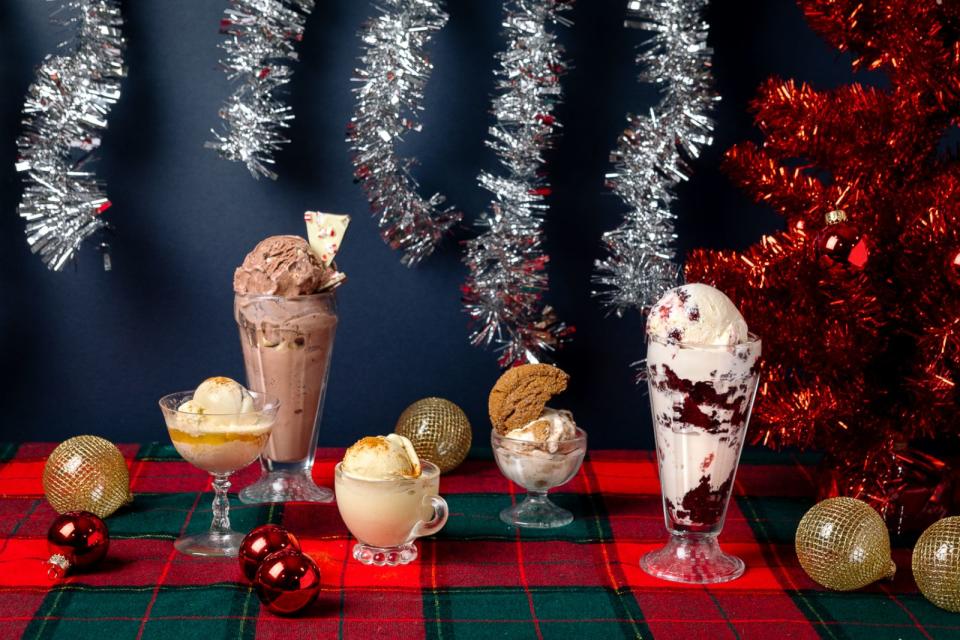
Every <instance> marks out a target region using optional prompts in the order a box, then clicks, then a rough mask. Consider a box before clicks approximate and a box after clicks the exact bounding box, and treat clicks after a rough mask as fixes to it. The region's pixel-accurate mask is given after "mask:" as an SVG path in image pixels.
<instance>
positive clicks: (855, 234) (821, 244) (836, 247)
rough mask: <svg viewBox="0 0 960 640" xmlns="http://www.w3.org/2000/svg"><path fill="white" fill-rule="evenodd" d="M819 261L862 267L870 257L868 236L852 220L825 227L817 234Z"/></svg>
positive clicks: (826, 265)
mask: <svg viewBox="0 0 960 640" xmlns="http://www.w3.org/2000/svg"><path fill="white" fill-rule="evenodd" d="M816 248H817V256H818V261H819V263H820V265H821V266H823V267H826V268H830V267H836V266H842V267H847V266H850V267H854V268H856V269H862V268H864V267H865V266H866V264H867V260H868V259H869V257H870V250H869V247H868V246H867V237H866V235H864V234H863V233H861V231H860V228H859V227H858V226H857V225H855V224H852V223H850V222H838V223H836V224H831V225H828V226H826V227H824V228H823V229H822V230H821V231H820V233H819V234H818V235H817V241H816Z"/></svg>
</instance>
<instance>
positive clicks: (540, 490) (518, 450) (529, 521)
mask: <svg viewBox="0 0 960 640" xmlns="http://www.w3.org/2000/svg"><path fill="white" fill-rule="evenodd" d="M490 443H491V444H492V445H493V457H494V459H495V460H496V461H497V466H498V467H500V472H501V473H503V475H505V476H506V477H507V478H508V479H510V480H512V481H514V482H516V483H517V484H518V485H520V486H521V487H523V488H524V489H526V490H527V497H526V498H524V500H523V502H521V503H520V504H517V505H514V506H512V507H507V508H506V509H504V510H503V511H501V512H500V519H501V520H502V521H503V522H505V523H507V524H509V525H513V526H515V527H529V528H532V529H552V528H554V527H562V526H564V525H568V524H570V523H571V522H573V514H572V513H570V512H569V511H567V510H566V509H563V508H561V507H558V506H557V505H555V504H553V503H552V502H551V501H550V498H548V497H547V492H548V491H550V489H553V488H554V487H559V486H560V485H562V484H566V483H567V482H570V480H571V478H573V476H575V475H577V471H579V470H580V465H581V463H582V462H583V457H584V455H586V453H587V432H586V431H584V430H583V429H581V428H579V427H577V432H576V435H575V436H574V437H573V438H570V439H567V440H557V441H553V442H530V441H528V440H519V439H516V438H508V437H507V436H504V435H500V433H498V432H497V430H496V429H494V430H492V431H491V432H490Z"/></svg>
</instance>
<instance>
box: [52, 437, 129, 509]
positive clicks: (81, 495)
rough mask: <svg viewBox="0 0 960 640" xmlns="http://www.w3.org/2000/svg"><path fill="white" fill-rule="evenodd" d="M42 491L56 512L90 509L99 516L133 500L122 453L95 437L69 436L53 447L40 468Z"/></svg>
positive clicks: (106, 441)
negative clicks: (41, 469)
mask: <svg viewBox="0 0 960 640" xmlns="http://www.w3.org/2000/svg"><path fill="white" fill-rule="evenodd" d="M43 492H44V493H45V494H46V496H47V500H48V501H49V502H50V506H52V507H53V508H54V509H56V510H57V513H64V512H66V511H90V512H91V513H95V514H96V515H98V516H99V517H101V518H106V517H107V516H109V515H110V514H112V513H113V512H114V511H116V510H117V509H119V508H120V507H122V506H123V505H125V504H127V503H128V502H130V501H132V500H133V496H132V495H130V472H129V471H128V470H127V463H126V461H124V459H123V454H122V453H120V450H119V449H117V447H116V445H115V444H113V443H112V442H110V441H109V440H104V439H103V438H98V437H97V436H77V437H75V438H70V439H69V440H65V441H63V442H62V443H60V446H58V447H57V448H56V449H54V450H53V453H51V454H50V457H49V458H47V464H46V465H45V466H44V468H43Z"/></svg>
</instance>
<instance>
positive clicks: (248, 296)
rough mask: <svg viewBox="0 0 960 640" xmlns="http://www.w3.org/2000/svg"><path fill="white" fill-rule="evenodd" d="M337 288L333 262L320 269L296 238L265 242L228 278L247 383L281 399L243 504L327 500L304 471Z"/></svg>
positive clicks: (312, 443)
mask: <svg viewBox="0 0 960 640" xmlns="http://www.w3.org/2000/svg"><path fill="white" fill-rule="evenodd" d="M331 258H332V256H331ZM342 281H343V275H342V274H341V273H339V272H338V271H337V270H336V267H335V266H334V265H333V264H332V259H331V261H330V264H329V265H327V264H325V263H324V262H323V261H322V260H320V258H319V257H318V255H317V253H316V252H315V251H314V250H313V249H312V248H311V246H310V245H309V244H308V243H307V242H306V241H305V240H304V239H303V238H300V237H298V236H273V237H270V238H267V239H266V240H264V241H262V242H261V243H260V244H258V245H257V246H256V247H255V248H254V249H253V251H251V252H250V254H249V255H247V257H246V259H245V260H244V261H243V264H242V265H241V266H240V267H239V268H238V269H237V270H236V273H235V274H234V282H233V284H234V291H235V293H236V296H235V298H234V314H235V318H236V321H237V325H238V327H239V330H240V343H241V346H242V349H243V360H244V365H245V367H246V372H247V384H248V386H249V387H250V388H251V389H253V390H255V391H261V392H265V393H268V394H269V395H271V396H274V397H276V398H278V399H279V400H280V411H279V413H278V416H277V421H276V423H275V425H274V429H273V432H272V434H271V436H270V440H269V442H268V443H267V446H266V448H265V449H264V452H263V454H262V455H261V458H260V459H261V464H262V467H263V471H264V475H263V477H261V479H260V480H259V481H258V482H256V483H255V484H253V485H251V486H249V487H247V488H246V489H244V490H243V491H242V492H241V493H240V499H241V500H242V501H243V502H248V503H261V502H289V501H309V502H330V501H331V500H333V492H332V491H331V490H330V489H327V488H324V487H318V486H316V485H315V484H314V482H313V479H312V477H311V474H310V471H311V469H312V467H313V457H314V452H315V450H316V446H317V435H318V434H317V424H318V421H319V419H320V415H321V414H322V411H323V400H324V394H325V391H326V386H327V377H328V374H329V368H330V358H331V354H332V352H333V341H334V335H335V332H336V328H337V305H336V297H335V294H334V291H333V288H334V287H335V286H336V285H337V284H339V283H340V282H342Z"/></svg>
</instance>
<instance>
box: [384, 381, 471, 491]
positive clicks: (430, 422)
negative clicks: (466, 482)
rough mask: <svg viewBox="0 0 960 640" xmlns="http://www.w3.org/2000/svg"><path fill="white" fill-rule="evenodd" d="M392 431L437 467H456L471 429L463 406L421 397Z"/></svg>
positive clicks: (447, 469) (465, 447)
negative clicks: (407, 440) (406, 440)
mask: <svg viewBox="0 0 960 640" xmlns="http://www.w3.org/2000/svg"><path fill="white" fill-rule="evenodd" d="M394 431H395V432H396V433H398V434H400V435H401V436H405V437H407V438H409V439H410V442H412V443H413V448H414V449H415V450H416V452H417V455H418V456H420V457H421V458H423V459H424V460H429V461H430V462H432V463H433V464H435V465H437V466H438V467H439V468H440V472H441V473H446V472H447V471H450V470H452V469H455V468H456V467H458V466H459V465H460V463H461V462H463V460H464V458H466V457H467V452H468V451H470V443H471V442H472V440H473V432H472V431H471V430H470V421H469V420H468V419H467V414H465V413H464V412H463V409H461V408H460V407H458V406H457V405H455V404H454V403H452V402H450V401H449V400H444V399H443V398H424V399H423V400H417V401H416V402H414V403H413V404H412V405H410V406H409V407H407V408H406V409H405V410H404V411H403V413H402V414H400V419H399V420H397V426H396V427H395V428H394Z"/></svg>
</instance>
